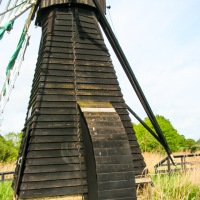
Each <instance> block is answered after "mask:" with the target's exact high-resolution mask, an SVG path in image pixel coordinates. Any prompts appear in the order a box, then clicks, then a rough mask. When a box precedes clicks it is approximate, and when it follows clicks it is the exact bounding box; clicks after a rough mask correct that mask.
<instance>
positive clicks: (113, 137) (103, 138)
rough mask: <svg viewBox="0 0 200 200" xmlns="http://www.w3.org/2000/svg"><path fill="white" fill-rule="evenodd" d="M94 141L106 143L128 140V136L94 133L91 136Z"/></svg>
mask: <svg viewBox="0 0 200 200" xmlns="http://www.w3.org/2000/svg"><path fill="white" fill-rule="evenodd" d="M91 137H92V140H98V141H102V142H104V141H106V140H115V141H117V140H127V136H126V135H125V134H109V133H108V134H102V135H100V134H98V132H95V131H94V132H93V134H91Z"/></svg>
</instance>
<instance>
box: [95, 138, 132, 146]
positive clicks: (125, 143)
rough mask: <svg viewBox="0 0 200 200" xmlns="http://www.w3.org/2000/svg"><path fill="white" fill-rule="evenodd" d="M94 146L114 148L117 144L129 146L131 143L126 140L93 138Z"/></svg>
mask: <svg viewBox="0 0 200 200" xmlns="http://www.w3.org/2000/svg"><path fill="white" fill-rule="evenodd" d="M93 146H94V148H114V147H116V146H120V147H127V148H128V147H129V144H128V143H127V142H126V140H118V141H112V140H109V141H105V142H102V141H98V140H97V141H94V140H93Z"/></svg>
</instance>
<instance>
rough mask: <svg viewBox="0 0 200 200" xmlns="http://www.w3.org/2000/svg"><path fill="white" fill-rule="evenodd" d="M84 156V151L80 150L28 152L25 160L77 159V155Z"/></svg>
mask: <svg viewBox="0 0 200 200" xmlns="http://www.w3.org/2000/svg"><path fill="white" fill-rule="evenodd" d="M80 153H81V155H84V151H83V150H80V151H78V150H77V149H76V150H69V149H68V150H62V149H61V150H53V151H52V150H45V151H29V152H28V153H27V156H26V157H27V158H59V157H74V156H76V157H78V156H79V154H80Z"/></svg>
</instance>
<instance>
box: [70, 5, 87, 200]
mask: <svg viewBox="0 0 200 200" xmlns="http://www.w3.org/2000/svg"><path fill="white" fill-rule="evenodd" d="M69 10H70V11H71V8H70V7H69ZM71 16H72V22H71V23H72V38H71V41H72V51H73V56H74V59H73V64H74V97H75V103H76V129H77V142H76V143H75V146H76V148H77V150H78V154H79V155H78V157H79V161H80V162H79V165H80V174H81V187H82V200H83V198H84V197H83V174H82V173H83V172H82V161H81V157H82V154H81V145H80V142H81V131H80V115H79V106H78V97H77V96H78V85H77V65H76V27H75V28H74V25H75V24H74V14H73V12H72V11H71ZM74 29H75V30H74Z"/></svg>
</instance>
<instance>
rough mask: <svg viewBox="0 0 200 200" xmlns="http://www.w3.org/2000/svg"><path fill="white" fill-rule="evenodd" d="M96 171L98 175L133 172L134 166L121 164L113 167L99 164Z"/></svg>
mask: <svg viewBox="0 0 200 200" xmlns="http://www.w3.org/2000/svg"><path fill="white" fill-rule="evenodd" d="M96 170H97V172H98V173H110V172H121V173H123V172H133V170H134V165H133V164H120V165H113V164H106V165H104V164H97V165H96Z"/></svg>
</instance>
